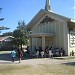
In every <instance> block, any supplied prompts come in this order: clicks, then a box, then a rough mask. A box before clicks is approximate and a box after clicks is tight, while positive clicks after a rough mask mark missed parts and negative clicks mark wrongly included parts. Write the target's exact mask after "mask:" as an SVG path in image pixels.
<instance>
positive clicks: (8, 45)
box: [0, 36, 14, 50]
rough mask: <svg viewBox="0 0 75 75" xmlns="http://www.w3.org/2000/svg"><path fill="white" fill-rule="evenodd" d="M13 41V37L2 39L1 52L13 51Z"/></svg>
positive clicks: (0, 39)
mask: <svg viewBox="0 0 75 75" xmlns="http://www.w3.org/2000/svg"><path fill="white" fill-rule="evenodd" d="M13 40H14V37H12V36H4V37H0V50H11V49H12V48H13V44H12V41H13Z"/></svg>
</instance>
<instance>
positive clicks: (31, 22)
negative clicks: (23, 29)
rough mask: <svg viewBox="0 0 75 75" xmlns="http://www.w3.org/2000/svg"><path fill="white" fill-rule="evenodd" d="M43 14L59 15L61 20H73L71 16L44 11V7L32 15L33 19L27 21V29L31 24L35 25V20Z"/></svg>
mask: <svg viewBox="0 0 75 75" xmlns="http://www.w3.org/2000/svg"><path fill="white" fill-rule="evenodd" d="M45 14H52V15H54V16H56V17H59V18H61V19H63V20H66V21H72V22H74V21H75V20H72V19H71V18H68V17H65V16H61V15H59V14H56V13H54V12H50V11H46V10H44V9H41V10H40V11H39V12H38V13H37V14H36V15H35V16H34V17H33V19H32V20H31V21H30V22H29V23H28V25H27V29H30V28H31V27H32V26H33V25H35V23H36V22H38V21H39V20H40V19H41V18H42V17H43V16H44V15H45Z"/></svg>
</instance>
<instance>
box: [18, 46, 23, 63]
mask: <svg viewBox="0 0 75 75" xmlns="http://www.w3.org/2000/svg"><path fill="white" fill-rule="evenodd" d="M22 56H23V52H22V50H21V48H20V47H19V48H18V58H19V63H21V59H22Z"/></svg>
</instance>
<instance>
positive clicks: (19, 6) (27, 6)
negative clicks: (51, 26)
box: [0, 0, 75, 33]
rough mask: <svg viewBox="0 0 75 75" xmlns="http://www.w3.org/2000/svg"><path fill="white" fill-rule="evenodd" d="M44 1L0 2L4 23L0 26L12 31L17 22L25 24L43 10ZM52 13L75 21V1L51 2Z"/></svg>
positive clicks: (8, 0) (6, 0)
mask: <svg viewBox="0 0 75 75" xmlns="http://www.w3.org/2000/svg"><path fill="white" fill-rule="evenodd" d="M45 2H46V0H0V7H2V8H3V9H2V11H1V12H0V18H1V17H4V18H5V19H4V21H0V26H5V27H9V28H10V29H9V30H4V31H1V32H2V33H4V32H9V31H13V30H15V29H16V27H17V25H18V24H17V23H18V21H19V20H24V21H25V23H26V24H28V22H29V21H30V20H31V19H32V18H33V17H34V16H35V15H36V14H37V13H38V12H39V10H40V9H44V8H45ZM50 4H51V8H52V11H53V12H55V13H57V14H60V15H63V16H66V17H69V18H74V19H75V0H51V1H50Z"/></svg>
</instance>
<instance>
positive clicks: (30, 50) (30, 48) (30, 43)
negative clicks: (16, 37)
mask: <svg viewBox="0 0 75 75" xmlns="http://www.w3.org/2000/svg"><path fill="white" fill-rule="evenodd" d="M29 52H30V54H31V52H32V38H29Z"/></svg>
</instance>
